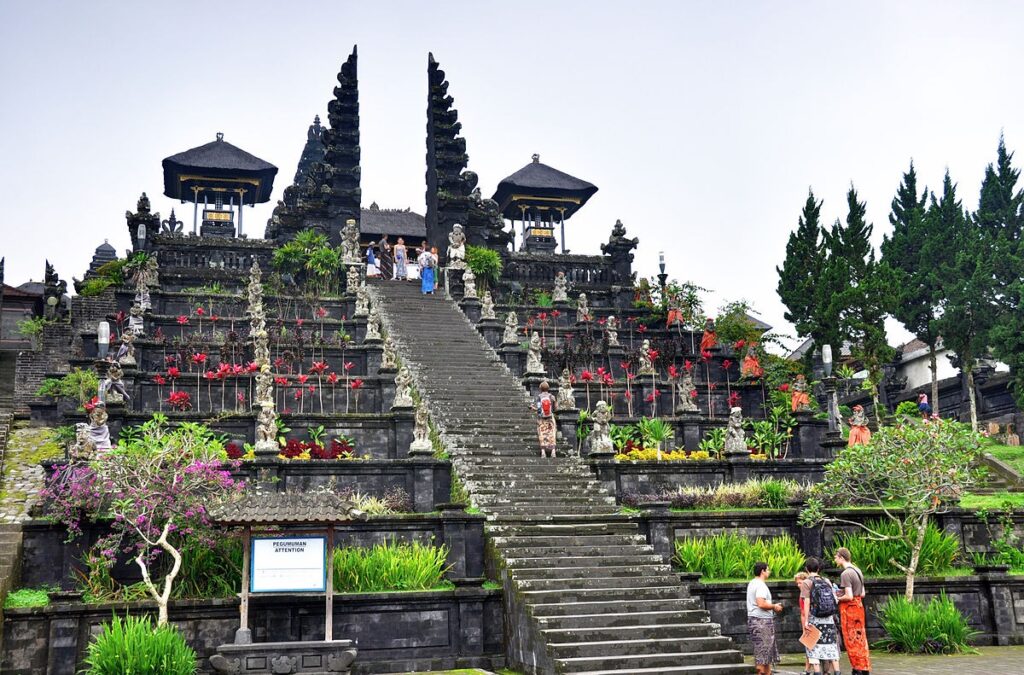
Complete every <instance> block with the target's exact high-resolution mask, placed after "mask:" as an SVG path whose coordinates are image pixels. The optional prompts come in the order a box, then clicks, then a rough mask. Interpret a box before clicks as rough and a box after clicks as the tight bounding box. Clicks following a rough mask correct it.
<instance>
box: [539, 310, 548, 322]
mask: <svg viewBox="0 0 1024 675" xmlns="http://www.w3.org/2000/svg"><path fill="white" fill-rule="evenodd" d="M537 318H538V319H540V320H541V321H547V320H548V313H547V312H540V313H539V314H537Z"/></svg>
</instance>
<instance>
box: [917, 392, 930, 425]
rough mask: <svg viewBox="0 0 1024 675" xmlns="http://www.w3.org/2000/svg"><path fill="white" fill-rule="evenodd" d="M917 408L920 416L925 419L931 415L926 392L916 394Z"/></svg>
mask: <svg viewBox="0 0 1024 675" xmlns="http://www.w3.org/2000/svg"><path fill="white" fill-rule="evenodd" d="M917 409H918V411H919V412H920V413H921V417H923V418H925V419H928V418H929V417H931V416H932V406H931V404H930V403H928V394H925V393H924V392H921V393H920V394H918V395H917Z"/></svg>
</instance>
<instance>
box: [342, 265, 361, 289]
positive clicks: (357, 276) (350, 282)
mask: <svg viewBox="0 0 1024 675" xmlns="http://www.w3.org/2000/svg"><path fill="white" fill-rule="evenodd" d="M362 279H363V275H362V274H361V273H360V267H359V265H355V264H351V265H349V266H348V269H347V270H345V288H346V289H348V292H349V293H351V292H352V289H353V288H354V289H356V292H357V293H358V292H359V287H360V286H361V285H362Z"/></svg>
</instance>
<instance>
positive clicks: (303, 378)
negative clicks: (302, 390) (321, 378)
mask: <svg viewBox="0 0 1024 675" xmlns="http://www.w3.org/2000/svg"><path fill="white" fill-rule="evenodd" d="M308 379H309V375H306V374H302V375H299V384H306V380H308Z"/></svg>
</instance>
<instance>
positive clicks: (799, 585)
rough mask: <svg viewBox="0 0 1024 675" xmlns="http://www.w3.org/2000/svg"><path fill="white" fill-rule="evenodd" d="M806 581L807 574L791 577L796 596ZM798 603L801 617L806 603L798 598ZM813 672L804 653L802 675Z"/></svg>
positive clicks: (798, 573) (802, 573) (801, 573)
mask: <svg viewBox="0 0 1024 675" xmlns="http://www.w3.org/2000/svg"><path fill="white" fill-rule="evenodd" d="M806 579H807V572H797V573H796V576H795V577H793V581H794V583H796V589H797V591H796V592H797V595H798V596H799V595H800V591H801V589H803V583H804V580H806ZM798 602H799V605H800V615H801V616H803V611H804V605H805V604H806V603H805V602H804V599H803V598H798ZM813 672H814V669H813V668H812V667H811V662H810V661H808V660H807V654H806V653H805V654H804V675H810V673H813Z"/></svg>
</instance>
